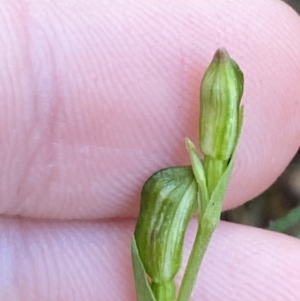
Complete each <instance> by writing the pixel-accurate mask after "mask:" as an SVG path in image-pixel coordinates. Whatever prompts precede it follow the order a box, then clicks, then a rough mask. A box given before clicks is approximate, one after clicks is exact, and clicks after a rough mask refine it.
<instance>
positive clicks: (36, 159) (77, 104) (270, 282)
mask: <svg viewBox="0 0 300 301" xmlns="http://www.w3.org/2000/svg"><path fill="white" fill-rule="evenodd" d="M0 16H1V18H0V23H1V24H0V37H1V39H0V41H1V44H2V47H1V48H0V49H1V50H0V62H1V64H2V65H1V68H0V106H1V109H0V128H1V131H0V162H1V163H0V177H1V180H0V191H1V199H0V213H1V217H0V267H1V269H0V300H5V301H19V300H28V301H36V300H38V301H42V300H47V301H48V300H49V301H52V300H53V301H60V300H63V301H69V300H72V301H77V300H80V301H82V300H89V301H91V300H92V301H93V300H97V301H98V300H101V301H102V300H116V301H117V300H124V301H127V300H128V301H131V300H135V297H134V296H135V295H134V294H135V293H134V284H133V278H132V270H131V261H130V250H129V244H130V240H131V236H132V233H133V229H134V223H135V219H134V218H135V217H136V215H137V213H138V208H139V192H140V189H141V187H142V185H143V183H144V181H145V180H146V179H147V177H149V176H150V175H151V174H152V173H153V172H154V171H156V170H158V169H160V168H163V167H166V166H170V165H182V164H186V163H188V156H187V152H186V150H185V149H184V143H183V142H184V137H185V136H188V137H190V138H191V139H192V140H193V141H194V142H196V141H197V119H198V114H199V112H198V107H199V104H198V96H199V83H200V80H201V77H202V75H203V72H204V69H205V67H206V66H207V65H208V64H209V62H210V59H211V58H212V56H213V54H214V51H215V50H216V48H218V47H221V46H222V47H226V48H227V50H228V52H229V53H230V55H231V56H232V57H233V58H234V59H235V60H236V61H237V62H238V63H239V65H240V66H241V68H242V70H243V71H244V74H245V80H246V82H245V93H244V97H243V103H244V105H245V112H246V113H245V124H244V129H243V134H242V137H241V142H240V145H239V149H238V153H237V160H236V165H235V169H234V175H233V179H232V181H231V184H230V189H229V191H228V194H227V197H226V200H225V203H224V208H225V209H228V208H233V207H235V206H237V205H240V204H242V203H244V202H245V201H247V200H249V199H250V198H252V197H254V196H255V195H257V194H258V193H260V192H261V191H262V190H264V189H266V188H267V187H268V186H269V185H270V184H271V183H272V182H273V181H274V180H275V179H276V178H277V177H278V176H279V174H280V173H281V172H282V171H283V170H284V168H285V167H286V165H287V164H288V162H289V161H290V160H291V158H292V157H293V155H294V154H295V152H296V151H297V149H298V147H299V138H300V118H299V114H300V102H299V99H300V97H299V96H300V85H299V78H300V60H299V56H300V51H299V49H300V36H299V29H300V20H299V17H298V16H297V15H296V13H295V12H293V11H292V10H291V9H290V8H289V7H287V6H286V5H284V4H283V3H281V2H278V1H271V0H270V1H268V0H255V1H254V0H251V1H250V0H244V1H240V2H239V1H234V0H230V1H225V0H217V1H202V0H201V1H200V0H197V1H196V0H195V1H193V0H189V1H183V0H182V1H179V0H177V1H171V2H170V1H154V0H153V1H141V2H139V1H132V2H131V1H100V0H94V1H88V3H86V2H84V1H78V0H76V1H75V0H69V1H67V0H66V1H58V0H57V1H46V0H44V1H27V2H24V1H17V0H15V1H13V0H12V1H2V3H1V6H0ZM194 228H195V225H194V224H192V226H191V229H190V231H189V233H188V235H187V249H189V248H190V246H191V241H192V235H193V233H194ZM299 248H300V242H299V241H298V240H296V239H294V238H291V237H287V236H285V235H281V234H276V233H271V232H268V231H264V230H260V229H254V228H250V227H245V226H240V225H234V224H230V223H224V222H222V223H221V224H220V226H219V227H218V229H217V231H216V233H215V234H214V236H213V239H212V242H211V244H210V246H209V249H208V252H207V255H206V257H205V261H204V263H203V267H202V270H201V275H200V277H199V279H198V282H197V285H196V288H195V291H194V294H193V298H192V301H196V300H207V301H210V300H228V301H232V300H243V301H247V300H249V301H250V300H275V301H276V300H278V301H279V300H280V301H281V300H287V301H292V300H295V301H296V300H299V298H300V279H299V277H298V274H299V273H298V272H299V270H300V256H299Z"/></svg>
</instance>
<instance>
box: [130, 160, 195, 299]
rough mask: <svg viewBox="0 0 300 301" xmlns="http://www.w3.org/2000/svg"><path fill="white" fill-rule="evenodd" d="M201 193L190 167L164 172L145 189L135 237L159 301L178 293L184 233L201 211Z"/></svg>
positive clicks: (158, 173)
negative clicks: (176, 283) (198, 193)
mask: <svg viewBox="0 0 300 301" xmlns="http://www.w3.org/2000/svg"><path fill="white" fill-rule="evenodd" d="M197 191H198V188H197V184H196V181H195V178H194V175H193V171H192V169H191V167H190V166H188V167H172V168H167V169H163V170H160V171H159V172H157V173H155V174H154V175H152V176H151V177H150V178H149V179H148V180H147V182H146V183H145V185H144V187H143V189H142V197H141V207H140V214H139V218H138V221H137V225H136V229H135V233H134V236H135V240H136V245H137V249H138V252H139V256H140V258H141V261H142V263H143V265H144V268H145V271H146V273H147V274H148V275H149V277H150V278H151V286H152V290H153V293H154V294H155V296H156V298H157V301H159V300H172V298H171V297H170V296H174V294H175V283H173V282H172V281H173V279H174V277H175V275H176V274H177V272H178V270H179V268H180V266H181V257H182V249H183V240H184V234H185V232H186V229H187V226H188V223H189V221H190V219H191V217H192V215H193V214H194V213H195V212H196V210H197ZM160 296H161V297H160ZM162 296H165V297H162ZM166 296H169V297H166Z"/></svg>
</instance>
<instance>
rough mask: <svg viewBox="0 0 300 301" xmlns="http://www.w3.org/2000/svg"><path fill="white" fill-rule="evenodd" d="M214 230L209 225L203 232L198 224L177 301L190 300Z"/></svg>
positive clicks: (214, 226)
mask: <svg viewBox="0 0 300 301" xmlns="http://www.w3.org/2000/svg"><path fill="white" fill-rule="evenodd" d="M215 228H216V225H211V227H205V230H203V229H201V224H198V230H197V234H196V238H195V241H194V244H193V248H192V251H191V254H190V257H189V260H188V263H187V266H186V269H185V272H184V275H183V278H182V282H181V286H180V289H179V293H178V297H177V301H189V300H190V297H191V295H192V291H193V287H194V285H195V282H196V279H197V275H198V271H199V268H200V265H201V263H202V260H203V257H204V254H205V252H206V249H207V247H208V244H209V242H210V239H211V236H212V234H213V232H214V230H215Z"/></svg>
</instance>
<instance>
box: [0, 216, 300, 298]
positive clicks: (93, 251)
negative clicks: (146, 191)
mask: <svg viewBox="0 0 300 301" xmlns="http://www.w3.org/2000/svg"><path fill="white" fill-rule="evenodd" d="M133 226H134V223H133V222H131V221H111V222H99V223H96V222H42V221H29V220H17V219H9V218H7V219H1V221H0V228H1V231H0V266H1V269H0V280H1V281H0V300H5V301H23V300H28V301H41V300H47V301H60V300H63V301H67V300H72V301H77V300H78V301H83V300H89V301H105V300H112V301H118V300H122V301H132V300H135V293H134V283H133V276H132V275H133V272H132V268H131V258H130V240H131V236H132V232H133ZM195 226H196V223H193V224H192V226H191V228H190V229H189V232H188V238H187V243H186V246H187V250H189V249H190V247H191V245H192V238H193V235H194V233H195V230H196V227H195ZM299 248H300V241H299V240H297V239H294V238H291V237H288V236H285V235H282V234H277V233H271V232H268V231H264V230H259V229H255V228H250V227H246V226H241V225H234V224H230V223H225V222H222V223H221V224H220V226H219V227H218V229H217V231H216V232H215V234H214V235H213V239H212V241H211V244H210V245H209V248H208V252H207V253H206V255H205V259H204V262H203V266H202V268H201V272H200V276H199V277H198V280H197V283H196V287H195V290H194V293H193V298H192V299H191V301H196V300H206V301H210V300H211V301H219V300H220V301H223V300H228V301H240V300H243V301H253V300H257V301H265V300H274V301H282V300H285V301H298V300H299V296H300V279H299V270H300V256H299ZM184 261H186V256H185V259H184Z"/></svg>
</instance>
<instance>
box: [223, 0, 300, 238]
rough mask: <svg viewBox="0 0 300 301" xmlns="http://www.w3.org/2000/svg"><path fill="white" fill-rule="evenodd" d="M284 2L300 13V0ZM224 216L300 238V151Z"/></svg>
mask: <svg viewBox="0 0 300 301" xmlns="http://www.w3.org/2000/svg"><path fill="white" fill-rule="evenodd" d="M285 2H286V3H287V4H289V5H290V6H291V7H293V8H294V9H295V10H296V11H297V12H298V13H299V14H300V0H286V1H285ZM299 34H300V32H299ZM299 59H300V57H299ZM299 84H300V78H299ZM299 98H300V95H299ZM299 118H300V116H299ZM222 220H227V221H231V222H235V223H239V224H245V225H251V226H255V227H260V228H270V229H272V230H274V231H278V232H283V233H286V234H289V235H292V236H296V237H299V238H300V151H298V154H297V155H296V156H295V158H294V159H293V160H292V162H291V163H290V165H289V166H288V167H287V169H286V170H285V172H284V173H283V174H282V175H281V176H280V177H279V178H278V179H277V181H276V182H275V183H274V184H273V185H272V186H271V187H270V188H269V189H268V190H267V191H265V192H264V193H263V194H261V195H260V196H258V197H257V198H255V199H253V200H251V201H249V202H247V203H246V204H244V205H243V206H241V207H238V208H236V209H234V210H230V211H226V212H224V213H223V214H222Z"/></svg>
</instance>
